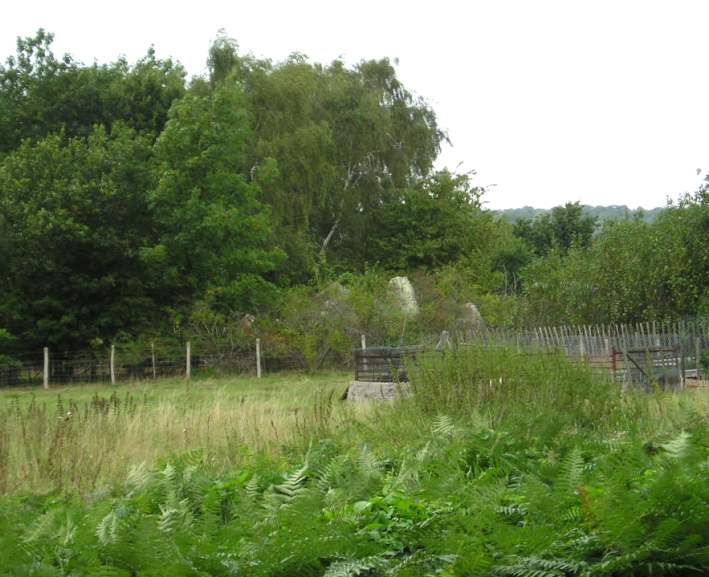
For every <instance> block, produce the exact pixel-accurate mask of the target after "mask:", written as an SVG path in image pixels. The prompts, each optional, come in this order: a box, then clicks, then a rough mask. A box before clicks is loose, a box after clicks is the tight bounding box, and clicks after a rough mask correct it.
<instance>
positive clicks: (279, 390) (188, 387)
mask: <svg viewBox="0 0 709 577" xmlns="http://www.w3.org/2000/svg"><path fill="white" fill-rule="evenodd" d="M346 380H347V377H346V376H343V375H339V374H333V375H325V376H320V377H317V378H311V377H298V376H295V377H294V376H291V377H286V378H285V379H283V377H281V378H280V380H279V379H278V378H276V377H271V378H270V379H266V380H263V381H259V382H258V384H255V383H254V382H253V381H251V382H245V381H231V380H229V379H225V380H221V381H214V380H206V381H201V382H200V381H197V382H195V383H192V384H184V382H178V381H164V382H160V383H151V384H144V385H137V386H123V387H121V388H120V389H118V390H111V388H109V387H96V386H92V387H73V388H68V389H65V390H63V391H61V392H50V393H43V394H35V393H24V394H20V395H18V394H11V393H6V394H5V398H4V399H2V401H0V493H3V492H10V493H12V492H18V491H22V492H25V491H31V492H43V491H54V490H59V491H71V492H84V491H87V490H91V489H94V488H96V487H99V486H102V485H106V484H109V483H110V482H112V481H114V480H115V479H120V478H122V477H124V476H125V474H126V473H127V472H128V470H129V469H130V467H131V466H134V465H137V464H140V463H146V464H148V465H152V464H153V463H155V462H156V461H157V460H158V459H160V458H163V457H167V456H169V455H171V454H172V455H177V454H182V453H187V452H190V451H195V450H199V451H200V452H201V454H202V456H203V461H204V462H205V463H207V464H209V465H210V466H211V467H213V469H214V470H224V469H226V468H229V467H234V466H237V465H239V464H240V463H242V462H243V461H244V459H247V458H248V457H249V456H252V455H254V454H257V453H261V452H266V453H270V454H273V455H276V454H279V453H282V452H283V451H284V450H287V449H288V448H291V447H294V446H302V445H303V444H304V443H306V442H307V440H308V439H310V438H312V437H313V436H315V435H320V434H322V431H323V429H325V428H328V427H330V426H335V425H336V424H337V423H341V422H343V421H345V420H347V419H349V416H350V415H352V414H354V413H355V412H356V411H359V412H361V411H362V410H363V409H365V408H364V407H353V406H351V405H346V404H343V403H339V402H336V400H339V396H340V395H341V393H342V390H343V389H344V387H345V386H346Z"/></svg>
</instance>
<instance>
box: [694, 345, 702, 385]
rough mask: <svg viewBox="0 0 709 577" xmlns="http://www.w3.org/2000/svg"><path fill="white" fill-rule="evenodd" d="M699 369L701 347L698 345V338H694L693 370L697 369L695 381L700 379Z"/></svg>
mask: <svg viewBox="0 0 709 577" xmlns="http://www.w3.org/2000/svg"><path fill="white" fill-rule="evenodd" d="M700 367H701V346H700V345H699V337H694V368H695V369H697V379H699V378H700V375H699V373H700Z"/></svg>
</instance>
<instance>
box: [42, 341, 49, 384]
mask: <svg viewBox="0 0 709 577" xmlns="http://www.w3.org/2000/svg"><path fill="white" fill-rule="evenodd" d="M42 386H43V387H44V388H45V389H48V388H49V347H44V373H43V375H42Z"/></svg>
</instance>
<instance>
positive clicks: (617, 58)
mask: <svg viewBox="0 0 709 577" xmlns="http://www.w3.org/2000/svg"><path fill="white" fill-rule="evenodd" d="M707 22H709V2H707V1H701V0H697V1H690V0H667V1H664V2H657V1H651V0H638V1H634V0H615V1H603V0H593V1H585V2H580V1H574V0H565V1H564V0H560V1H547V0H535V1H524V0H520V1H511V0H510V1H505V0H489V1H485V2H482V1H471V2H462V1H460V2H453V1H448V0H438V1H436V2H431V1H429V2H413V1H408V2H393V1H390V2H386V1H384V0H379V1H376V2H374V1H370V0H359V1H356V2H354V1H350V2H337V1H332V0H330V1H329V2H327V1H310V2H309V1H307V0H303V1H301V2H293V1H275V0H261V1H260V2H259V1H254V0H251V1H250V2H248V3H247V2H239V1H233V2H214V1H212V0H202V1H199V2H196V1H194V0H193V1H191V2H183V1H179V0H175V1H170V2H165V1H155V0H143V1H141V2H137V1H134V0H125V1H123V2H105V1H104V2H100V1H97V0H93V1H91V2H89V1H86V2H84V1H66V0H65V1H56V0H55V1H50V0H39V1H38V0H35V1H33V2H27V3H17V2H13V3H11V4H6V5H5V6H3V9H2V16H1V17H0V58H1V59H2V60H3V61H4V59H5V58H6V57H7V56H8V55H10V54H12V53H14V51H15V38H16V37H17V36H29V35H32V34H33V33H34V31H36V29H37V28H39V27H44V28H45V29H47V30H49V31H51V32H54V33H55V35H56V39H55V52H56V53H63V52H70V53H71V54H72V55H73V56H74V57H75V58H78V59H80V60H83V61H84V62H87V63H90V62H93V61H94V60H98V61H99V62H105V61H109V60H114V59H115V58H116V57H117V56H118V55H120V54H123V55H125V56H126V57H128V59H129V60H134V59H137V58H139V57H140V56H142V55H144V54H145V52H146V50H147V48H148V46H150V45H151V44H154V45H155V48H156V50H157V52H158V55H159V56H163V57H164V56H172V57H174V58H176V59H177V60H179V61H180V62H182V64H183V65H185V67H186V68H187V70H188V71H189V73H190V74H199V73H202V72H203V71H204V70H205V61H206V57H207V49H208V47H209V44H210V41H211V40H212V39H213V38H214V37H215V36H216V33H217V31H218V30H219V29H220V28H225V29H226V31H227V33H228V34H229V35H230V36H232V37H234V38H236V39H237V40H238V42H239V44H240V46H241V50H242V51H244V52H253V53H254V54H256V55H258V56H266V57H270V58H273V59H276V60H278V59H282V58H284V57H285V56H287V55H288V54H289V53H290V52H295V51H297V52H302V53H305V54H307V55H308V56H309V57H310V58H311V60H314V61H323V62H328V61H330V60H332V59H334V58H336V57H338V56H342V57H344V58H345V60H346V61H347V62H348V63H355V62H358V61H359V60H361V59H365V58H378V57H382V56H389V57H390V58H392V59H393V58H398V59H399V66H398V71H399V75H400V77H401V79H402V80H403V81H404V83H405V85H406V86H407V87H408V88H409V89H410V90H412V91H414V92H415V93H417V94H418V95H420V96H423V97H424V98H425V99H426V100H427V101H428V102H429V103H430V104H431V105H432V106H433V107H434V109H435V110H436V112H437V114H438V117H439V121H440V123H441V125H442V126H443V127H444V128H445V129H446V130H447V132H448V135H449V137H450V140H451V142H452V146H450V147H446V149H445V150H444V152H443V154H442V156H441V159H440V163H439V164H440V166H441V167H442V166H448V167H449V168H451V169H456V167H458V168H457V169H458V170H465V171H467V170H475V171H476V172H477V177H476V182H477V183H478V184H481V185H492V184H494V185H495V186H494V187H491V188H490V190H489V193H488V194H487V196H486V200H487V201H488V206H490V207H491V208H505V207H518V206H523V205H527V204H528V205H533V206H538V207H551V206H554V205H557V204H561V203H563V202H566V201H574V200H580V201H581V202H583V203H587V204H593V205H595V204H627V205H630V206H632V207H635V206H644V207H645V208H651V207H654V206H660V205H663V204H664V203H665V201H666V198H667V197H668V196H669V197H671V198H676V197H677V196H678V195H679V194H681V193H683V192H688V191H693V190H695V189H696V188H697V187H698V185H699V182H700V180H701V178H702V176H697V171H696V169H697V168H702V169H705V168H709V97H708V95H709V90H708V89H709V75H708V74H707V72H706V70H707V68H706V62H707V59H708V57H709V45H708V44H707V42H706V25H707ZM703 174H704V172H702V175H703Z"/></svg>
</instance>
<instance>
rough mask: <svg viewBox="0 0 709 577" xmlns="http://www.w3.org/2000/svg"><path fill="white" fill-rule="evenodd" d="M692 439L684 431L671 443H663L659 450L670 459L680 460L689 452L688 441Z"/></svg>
mask: <svg viewBox="0 0 709 577" xmlns="http://www.w3.org/2000/svg"><path fill="white" fill-rule="evenodd" d="M691 438H692V435H690V434H689V433H687V432H686V431H682V432H681V433H680V434H679V435H677V436H676V437H675V438H674V439H672V440H671V441H667V442H666V443H663V444H662V445H660V448H661V449H662V450H663V451H664V452H665V454H666V455H667V457H669V458H670V459H674V460H677V459H681V458H682V457H684V456H685V455H686V454H687V452H688V451H689V446H690V445H689V440H690V439H691Z"/></svg>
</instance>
